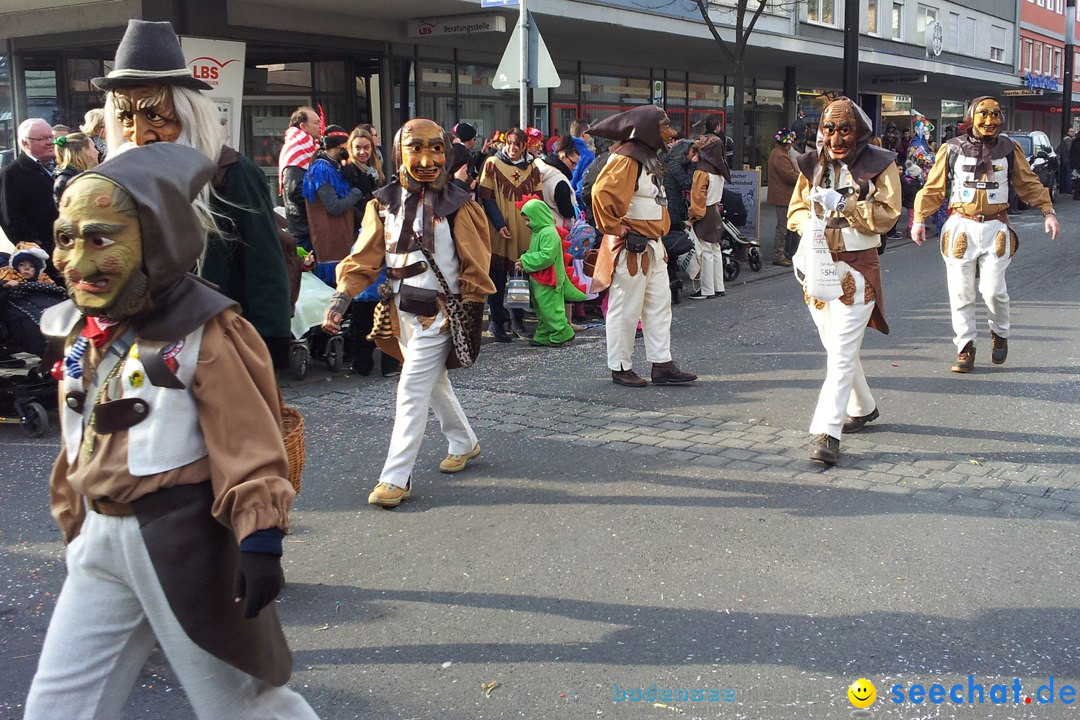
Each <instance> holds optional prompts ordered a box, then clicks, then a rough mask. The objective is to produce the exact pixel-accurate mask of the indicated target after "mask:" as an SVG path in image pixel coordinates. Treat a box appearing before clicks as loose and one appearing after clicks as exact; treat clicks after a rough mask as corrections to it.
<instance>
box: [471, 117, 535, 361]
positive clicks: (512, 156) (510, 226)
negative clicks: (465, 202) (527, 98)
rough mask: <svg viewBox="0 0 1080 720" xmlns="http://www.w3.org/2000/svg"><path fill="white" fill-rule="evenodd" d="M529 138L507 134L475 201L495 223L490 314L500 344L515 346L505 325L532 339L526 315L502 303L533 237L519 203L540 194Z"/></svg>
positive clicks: (482, 176) (486, 169)
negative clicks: (510, 275) (516, 265)
mask: <svg viewBox="0 0 1080 720" xmlns="http://www.w3.org/2000/svg"><path fill="white" fill-rule="evenodd" d="M527 143H528V136H527V135H526V134H525V131H524V130H522V129H520V128H512V129H511V130H508V131H507V132H506V138H505V144H504V145H503V147H502V148H501V149H500V150H499V151H498V152H497V153H495V155H494V156H492V157H489V158H488V159H487V160H486V161H485V162H484V169H483V170H482V171H481V173H480V184H479V185H478V186H477V188H476V199H477V200H479V201H480V203H481V204H482V205H483V206H484V212H485V213H486V214H487V217H488V220H489V221H490V229H489V235H490V236H491V281H492V282H493V283H494V284H495V292H494V293H492V294H491V295H490V296H489V297H488V308H489V309H490V311H491V334H492V335H494V336H495V340H496V342H510V335H509V334H508V333H507V330H506V325H507V323H509V324H510V329H511V330H512V331H513V332H514V334H515V335H517V336H518V337H521V338H527V337H528V336H529V334H528V332H527V331H526V330H525V322H524V321H525V311H524V310H520V309H514V310H513V311H507V309H506V307H505V306H504V305H503V301H504V300H505V298H506V280H507V274H508V273H510V272H513V270H514V263H515V262H517V260H518V258H520V257H521V255H522V253H524V252H525V251H526V250H528V249H529V240H530V239H531V237H532V234H531V232H530V231H529V226H528V225H527V224H526V223H525V218H523V217H522V216H521V213H520V211H519V210H518V209H517V207H516V206H515V203H519V202H521V199H522V198H523V197H525V196H526V195H534V194H538V193H539V192H540V182H541V178H540V170H539V169H538V168H537V167H536V166H535V165H534V164H533V162H532V159H531V158H530V157H529V156H528V154H527V153H526V152H525V147H526V144H527Z"/></svg>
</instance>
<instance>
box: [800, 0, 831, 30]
mask: <svg viewBox="0 0 1080 720" xmlns="http://www.w3.org/2000/svg"><path fill="white" fill-rule="evenodd" d="M807 5H808V10H807V13H806V17H807V19H809V20H810V22H816V23H821V24H822V25H835V24H836V16H835V14H834V13H833V0H808V2H807Z"/></svg>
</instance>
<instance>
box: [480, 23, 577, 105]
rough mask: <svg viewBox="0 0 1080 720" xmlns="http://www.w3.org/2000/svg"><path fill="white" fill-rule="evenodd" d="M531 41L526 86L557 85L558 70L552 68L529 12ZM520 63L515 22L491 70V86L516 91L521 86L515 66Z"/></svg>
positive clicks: (517, 31)
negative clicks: (492, 74) (492, 71)
mask: <svg viewBox="0 0 1080 720" xmlns="http://www.w3.org/2000/svg"><path fill="white" fill-rule="evenodd" d="M529 19H530V23H531V24H530V32H529V36H530V39H531V41H532V42H531V43H530V46H529V70H528V73H529V75H528V77H529V87H534V88H551V87H559V85H560V84H561V83H562V80H561V79H560V78H559V71H558V70H556V69H555V63H554V62H553V61H552V60H551V53H549V52H548V49H547V45H546V44H545V43H544V38H543V36H542V35H541V34H540V30H539V28H537V27H536V19H535V18H533V17H532V16H531V15H530V18H529ZM520 64H521V26H520V25H515V26H514V31H513V32H512V33H511V34H510V40H509V42H507V43H506V50H505V51H504V52H503V56H502V60H500V61H499V67H498V68H496V70H495V76H494V77H493V78H492V79H491V87H492V88H494V89H495V90H516V89H517V88H519V87H521V77H520V72H521V70H520V69H519V66H520Z"/></svg>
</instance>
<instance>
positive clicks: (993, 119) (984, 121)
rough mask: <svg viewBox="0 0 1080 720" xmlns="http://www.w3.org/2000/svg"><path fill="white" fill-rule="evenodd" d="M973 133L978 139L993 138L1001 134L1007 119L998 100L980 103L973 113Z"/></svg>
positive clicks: (987, 100)
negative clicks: (1002, 126)
mask: <svg viewBox="0 0 1080 720" xmlns="http://www.w3.org/2000/svg"><path fill="white" fill-rule="evenodd" d="M971 120H972V124H971V132H972V134H973V135H974V136H975V137H977V138H992V137H994V136H996V135H997V134H998V133H1000V132H1001V125H1002V123H1003V122H1004V120H1005V118H1004V115H1002V112H1001V105H1000V104H999V103H998V101H997V100H993V99H986V100H981V101H979V104H978V105H976V106H975V109H974V110H973V111H972V113H971Z"/></svg>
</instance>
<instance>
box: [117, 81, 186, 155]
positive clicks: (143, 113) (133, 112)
mask: <svg viewBox="0 0 1080 720" xmlns="http://www.w3.org/2000/svg"><path fill="white" fill-rule="evenodd" d="M110 92H111V93H112V104H113V107H114V108H115V111H116V119H117V120H119V121H120V126H121V128H122V129H123V134H124V139H125V140H127V141H128V142H130V143H134V144H135V145H139V146H142V145H149V144H150V143H154V142H176V140H177V139H178V138H179V137H180V131H181V125H180V120H179V119H178V118H177V117H176V107H175V106H174V105H173V94H172V87H171V86H169V85H140V86H137V87H120V88H115V89H113V90H111V91H110Z"/></svg>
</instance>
